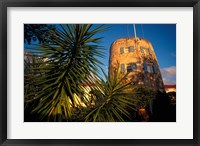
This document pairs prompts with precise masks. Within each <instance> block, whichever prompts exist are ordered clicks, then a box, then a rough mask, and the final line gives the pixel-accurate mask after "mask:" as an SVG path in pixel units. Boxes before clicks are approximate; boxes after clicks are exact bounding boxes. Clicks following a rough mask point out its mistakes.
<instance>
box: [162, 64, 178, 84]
mask: <svg viewBox="0 0 200 146" xmlns="http://www.w3.org/2000/svg"><path fill="white" fill-rule="evenodd" d="M161 74H162V78H163V82H164V84H165V85H166V84H176V66H170V67H167V68H162V69H161Z"/></svg>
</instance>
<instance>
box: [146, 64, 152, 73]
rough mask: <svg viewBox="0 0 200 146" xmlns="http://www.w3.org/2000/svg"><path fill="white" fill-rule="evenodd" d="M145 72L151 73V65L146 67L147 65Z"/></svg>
mask: <svg viewBox="0 0 200 146" xmlns="http://www.w3.org/2000/svg"><path fill="white" fill-rule="evenodd" d="M147 71H148V72H149V73H152V65H151V64H148V65H147Z"/></svg>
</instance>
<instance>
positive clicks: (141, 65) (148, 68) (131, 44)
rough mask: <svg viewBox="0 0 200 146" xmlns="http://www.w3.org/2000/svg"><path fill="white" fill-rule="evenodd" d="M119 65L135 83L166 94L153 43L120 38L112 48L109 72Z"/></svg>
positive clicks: (121, 71)
mask: <svg viewBox="0 0 200 146" xmlns="http://www.w3.org/2000/svg"><path fill="white" fill-rule="evenodd" d="M118 65H119V67H120V71H119V73H127V72H129V74H128V77H127V79H128V80H131V81H132V82H133V83H135V84H138V85H141V86H144V87H149V88H153V89H157V90H160V91H161V92H164V91H165V89H164V84H163V80H162V76H161V73H160V68H159V64H158V60H157V57H156V54H155V52H154V49H153V47H152V44H151V42H149V41H148V40H146V39H143V38H137V37H132V38H120V39H118V40H116V41H114V42H113V43H112V45H111V47H110V60H109V72H110V74H109V75H110V76H112V73H113V70H114V69H115V68H117V66H118Z"/></svg>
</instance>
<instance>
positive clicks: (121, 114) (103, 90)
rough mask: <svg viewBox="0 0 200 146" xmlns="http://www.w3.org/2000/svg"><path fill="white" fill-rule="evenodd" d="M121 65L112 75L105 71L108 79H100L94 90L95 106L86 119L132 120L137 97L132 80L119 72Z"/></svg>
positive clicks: (103, 120) (99, 120)
mask: <svg viewBox="0 0 200 146" xmlns="http://www.w3.org/2000/svg"><path fill="white" fill-rule="evenodd" d="M118 69H119V67H118V68H117V69H116V70H115V71H114V75H113V76H112V77H108V76H107V75H106V74H105V73H104V76H105V78H106V81H104V80H103V79H100V81H99V82H97V88H96V89H95V90H93V91H92V94H93V95H94V96H95V97H96V98H95V106H94V107H93V108H92V109H91V110H90V112H89V113H88V114H87V116H86V117H85V121H93V122H115V121H118V122H123V121H125V119H127V118H128V119H129V120H131V114H132V113H131V112H130V111H133V110H135V108H134V107H135V106H136V105H135V103H136V101H135V98H134V94H133V93H132V92H131V91H132V89H133V86H134V85H132V82H126V81H125V80H126V77H127V75H128V74H126V75H122V74H119V70H118Z"/></svg>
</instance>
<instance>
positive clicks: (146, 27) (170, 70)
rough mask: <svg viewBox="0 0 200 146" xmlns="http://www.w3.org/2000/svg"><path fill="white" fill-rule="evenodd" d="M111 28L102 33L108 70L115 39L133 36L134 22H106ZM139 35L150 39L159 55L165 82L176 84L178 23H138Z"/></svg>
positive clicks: (105, 67) (104, 60)
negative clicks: (110, 50) (111, 48)
mask: <svg viewBox="0 0 200 146" xmlns="http://www.w3.org/2000/svg"><path fill="white" fill-rule="evenodd" d="M107 26H109V29H108V30H107V31H105V32H102V33H100V34H99V35H98V36H103V37H104V38H103V39H102V42H101V45H102V46H104V48H105V49H106V50H105V51H104V54H105V56H106V57H105V59H102V62H103V63H104V66H103V68H104V70H105V71H106V72H107V70H108V63H109V49H110V46H111V44H112V42H114V41H115V40H117V39H119V38H123V37H125V38H126V37H133V36H134V31H133V24H106V27H107ZM136 32H137V37H140V38H145V39H147V40H149V41H150V42H151V43H152V45H153V48H154V51H155V53H156V55H157V59H158V63H159V65H160V69H161V73H162V77H163V81H164V83H165V84H176V24H136Z"/></svg>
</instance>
